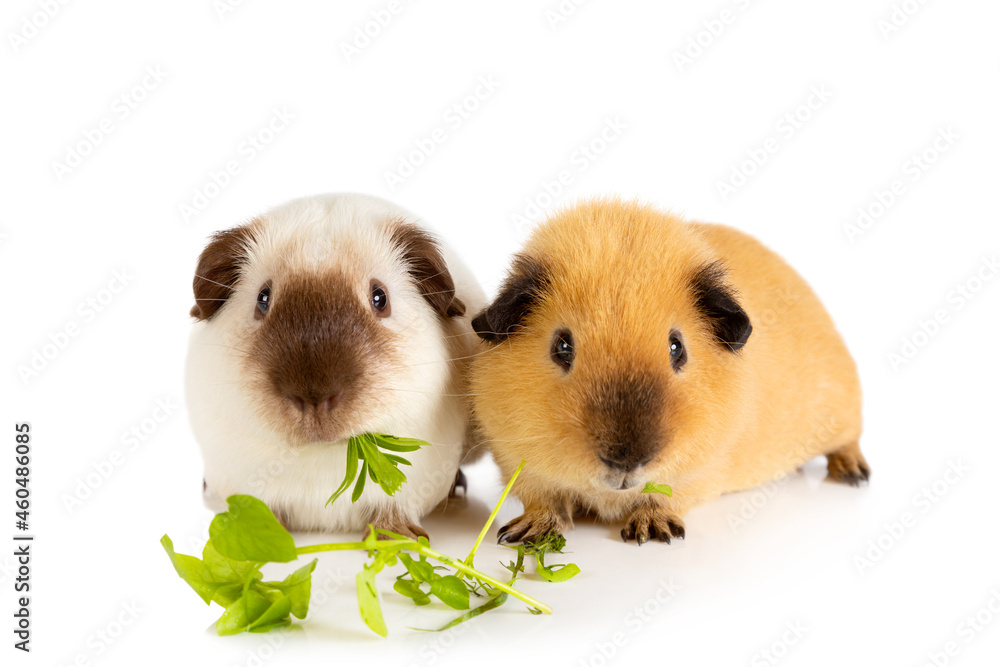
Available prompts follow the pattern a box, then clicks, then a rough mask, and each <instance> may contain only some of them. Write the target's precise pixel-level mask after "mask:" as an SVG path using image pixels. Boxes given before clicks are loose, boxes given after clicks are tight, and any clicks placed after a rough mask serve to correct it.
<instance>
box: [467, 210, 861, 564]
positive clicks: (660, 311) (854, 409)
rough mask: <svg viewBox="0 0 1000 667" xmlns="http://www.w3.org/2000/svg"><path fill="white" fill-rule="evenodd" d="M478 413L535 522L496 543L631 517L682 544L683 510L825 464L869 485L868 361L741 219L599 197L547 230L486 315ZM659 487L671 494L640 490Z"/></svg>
mask: <svg viewBox="0 0 1000 667" xmlns="http://www.w3.org/2000/svg"><path fill="white" fill-rule="evenodd" d="M472 326H473V328H474V329H475V330H476V332H477V333H478V334H479V336H480V337H481V338H483V339H484V340H486V341H487V345H488V346H490V347H492V349H490V350H488V351H487V352H485V353H483V354H480V355H478V356H477V357H476V358H475V360H474V362H473V368H472V376H471V378H472V379H471V389H472V395H473V397H474V399H473V400H474V409H473V411H474V415H475V418H476V419H477V420H478V422H479V423H480V425H481V427H482V429H483V432H484V436H485V439H486V441H487V442H489V443H490V446H491V449H492V452H493V457H494V458H495V459H496V461H497V463H498V464H499V466H500V469H501V471H502V472H503V473H504V475H505V476H506V478H507V479H509V477H510V475H511V473H512V472H513V470H514V468H515V467H516V466H517V465H518V463H519V462H520V461H521V460H522V459H525V460H526V461H527V464H526V466H525V468H524V471H523V473H522V474H521V476H520V478H519V479H518V481H517V482H516V484H515V485H514V488H513V492H514V493H515V495H517V496H518V497H519V499H520V500H521V501H522V503H523V505H524V514H523V515H522V516H520V517H518V518H517V519H515V520H513V521H511V522H510V523H509V524H507V525H506V526H504V527H503V528H501V529H500V531H499V537H500V541H502V542H503V541H509V542H517V541H525V542H530V541H534V540H536V539H537V538H539V537H540V536H542V535H544V534H545V533H548V532H550V531H554V532H563V531H565V530H567V529H569V528H571V527H572V525H573V516H574V515H578V514H579V513H592V514H594V515H596V516H597V517H598V518H600V519H602V520H606V521H613V522H622V523H623V524H624V528H623V530H622V531H621V534H622V538H623V539H625V540H626V541H628V540H630V539H635V540H636V541H637V542H638V543H639V544H642V543H643V542H645V541H647V540H650V539H659V540H661V541H664V542H669V541H670V539H671V538H672V537H673V538H683V537H684V522H683V519H684V516H685V514H686V513H687V511H688V510H689V509H690V508H691V507H693V506H694V505H697V504H698V503H702V502H704V501H706V500H709V499H711V498H714V497H716V496H719V495H720V494H723V493H726V492H730V491H738V490H741V489H747V488H750V487H753V486H756V485H759V484H761V483H763V482H766V481H769V480H771V479H773V478H774V477H775V476H777V475H779V474H781V473H784V472H787V471H791V470H793V469H795V468H796V467H798V466H800V465H801V464H802V463H804V462H805V461H807V460H809V459H810V458H812V457H814V456H817V455H819V454H825V455H826V456H827V459H828V471H829V476H830V477H832V478H833V479H836V480H839V481H843V482H847V483H849V484H854V485H857V484H859V483H860V482H862V481H865V480H867V479H868V475H869V468H868V465H867V464H866V462H865V460H864V458H863V457H862V455H861V450H860V449H859V448H858V437H859V435H860V433H861V388H860V384H859V381H858V375H857V371H856V368H855V364H854V361H853V359H852V358H851V356H850V354H849V353H848V351H847V348H846V347H845V346H844V343H843V341H842V340H841V337H840V336H839V335H838V333H837V331H836V329H835V328H834V325H833V322H832V321H831V319H830V316H829V315H828V314H827V312H826V310H825V309H824V308H823V306H822V304H821V303H820V302H819V300H818V299H817V297H816V295H815V294H814V293H813V292H812V290H811V289H810V288H809V286H808V285H807V284H806V283H805V281H803V279H802V278H801V277H800V276H799V275H798V274H797V273H796V272H795V271H794V270H793V269H792V268H791V267H789V266H788V264H786V263H785V262H784V261H782V260H781V258H779V257H778V256H777V255H775V254H774V253H773V252H771V251H770V250H768V249H767V248H765V247H764V246H763V245H761V244H760V243H759V242H757V241H756V240H755V239H753V238H751V237H750V236H747V235H746V234H744V233H742V232H739V231H737V230H735V229H732V228H730V227H724V226H721V225H713V224H699V223H689V222H684V221H682V220H681V219H679V218H677V217H675V216H672V215H670V214H666V213H661V212H659V211H657V210H655V209H653V208H651V207H649V206H643V205H639V204H636V203H624V202H621V201H617V200H601V201H592V202H588V203H583V204H580V205H578V206H576V207H574V208H570V209H568V210H564V211H562V212H561V213H559V214H558V215H556V216H555V217H553V218H552V219H550V220H548V221H547V222H545V223H544V224H543V225H541V226H540V227H539V228H538V229H536V230H535V231H534V233H533V234H532V236H531V238H530V239H529V240H528V242H527V244H526V246H525V248H524V249H523V251H522V252H520V253H519V254H518V255H517V256H516V258H515V260H514V262H513V267H512V269H511V272H510V275H509V276H508V277H507V279H506V282H505V283H504V284H503V285H502V287H501V289H500V293H499V296H498V297H497V298H496V300H495V301H494V302H493V304H492V305H490V306H489V307H488V308H486V309H485V310H484V311H483V312H482V313H480V314H479V315H478V316H477V317H476V318H475V319H474V320H473V322H472ZM647 481H652V482H657V483H661V484H669V485H670V486H671V487H672V488H673V496H672V497H666V496H664V495H662V494H658V493H648V494H644V493H642V489H643V486H644V483H645V482H647Z"/></svg>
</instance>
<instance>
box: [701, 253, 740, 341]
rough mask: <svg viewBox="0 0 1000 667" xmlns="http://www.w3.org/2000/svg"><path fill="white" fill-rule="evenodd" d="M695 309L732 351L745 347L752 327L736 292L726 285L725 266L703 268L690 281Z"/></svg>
mask: <svg viewBox="0 0 1000 667" xmlns="http://www.w3.org/2000/svg"><path fill="white" fill-rule="evenodd" d="M691 288H692V290H693V291H694V297H695V306H696V307H697V308H698V310H699V311H701V314H702V315H704V316H705V318H707V319H708V322H709V325H710V326H711V328H712V333H714V334H715V337H716V338H718V339H719V342H720V343H721V344H723V345H725V346H726V347H727V348H728V349H729V351H730V352H737V351H738V350H739V349H740V348H741V347H743V346H744V345H745V344H746V342H747V339H748V338H750V332H751V331H753V326H751V325H750V318H749V317H748V316H747V314H746V312H745V311H744V310H743V308H742V307H740V304H739V302H737V300H736V292H735V291H734V290H733V289H732V288H731V287H730V286H729V285H728V284H727V283H726V271H725V269H724V268H723V266H722V264H721V263H719V262H713V263H711V264H708V265H706V266H704V267H702V268H701V269H700V270H699V271H698V272H697V273H696V274H695V275H694V278H693V279H692V280H691Z"/></svg>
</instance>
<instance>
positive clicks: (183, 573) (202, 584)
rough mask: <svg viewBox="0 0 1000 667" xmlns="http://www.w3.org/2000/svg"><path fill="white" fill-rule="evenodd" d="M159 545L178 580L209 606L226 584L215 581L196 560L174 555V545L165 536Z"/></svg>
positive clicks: (192, 557)
mask: <svg viewBox="0 0 1000 667" xmlns="http://www.w3.org/2000/svg"><path fill="white" fill-rule="evenodd" d="M160 544H162V545H163V549H164V550H165V551H166V552H167V556H168V557H169V558H170V562H171V563H173V565H174V570H176V571H177V574H178V575H179V576H180V578H181V579H183V580H184V581H186V582H187V585H188V586H190V587H191V588H192V589H194V592H195V593H197V594H198V597H200V598H201V599H202V600H204V601H205V604H211V603H212V598H213V597H215V593H216V591H217V590H218V589H219V588H220V587H221V586H223V585H225V583H226V582H225V581H221V582H220V581H217V580H216V579H215V578H214V577H213V576H212V574H211V572H209V570H208V568H207V567H205V564H204V563H203V562H202V561H201V560H199V559H198V558H195V557H194V556H186V555H184V554H179V553H176V552H175V551H174V543H173V542H172V541H171V540H170V538H169V537H167V536H166V535H164V536H163V537H161V538H160Z"/></svg>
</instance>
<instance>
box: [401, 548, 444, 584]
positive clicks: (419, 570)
mask: <svg viewBox="0 0 1000 667" xmlns="http://www.w3.org/2000/svg"><path fill="white" fill-rule="evenodd" d="M399 560H400V562H401V563H403V566H404V567H406V571H407V572H409V573H410V576H411V577H413V581H415V582H417V583H420V582H423V581H431V580H432V579H434V578H435V576H436V575H435V572H434V566H433V565H431V564H430V563H428V562H427V560H426V559H424V558H420V559H419V560H413V558H412V557H411V556H410V555H409V554H402V553H401V554H399Z"/></svg>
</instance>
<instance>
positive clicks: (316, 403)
mask: <svg viewBox="0 0 1000 667" xmlns="http://www.w3.org/2000/svg"><path fill="white" fill-rule="evenodd" d="M343 393H344V392H343V390H341V389H337V390H336V391H334V392H332V393H329V394H325V395H326V398H316V397H315V396H316V394H308V393H307V394H306V397H302V396H298V395H296V394H289V396H288V400H290V401H291V402H292V405H294V406H295V407H296V408H298V410H299V412H302V413H306V412H309V411H310V410H315V411H316V412H319V413H323V412H330V411H331V410H333V409H334V408H335V407H336V406H337V404H338V403H340V397H341V396H342V395H343ZM323 395H324V394H319V396H323Z"/></svg>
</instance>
